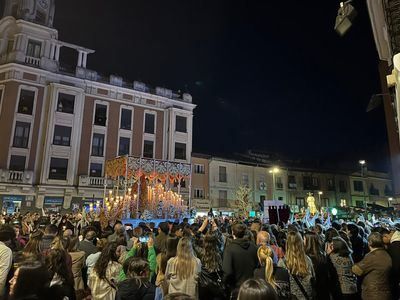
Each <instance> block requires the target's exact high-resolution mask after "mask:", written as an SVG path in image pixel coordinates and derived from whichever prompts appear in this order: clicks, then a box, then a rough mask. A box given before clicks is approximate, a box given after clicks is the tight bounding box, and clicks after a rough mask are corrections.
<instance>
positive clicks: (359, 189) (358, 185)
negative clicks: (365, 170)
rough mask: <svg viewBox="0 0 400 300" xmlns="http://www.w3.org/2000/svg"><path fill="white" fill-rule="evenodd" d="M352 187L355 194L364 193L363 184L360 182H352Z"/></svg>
mask: <svg viewBox="0 0 400 300" xmlns="http://www.w3.org/2000/svg"><path fill="white" fill-rule="evenodd" d="M353 186H354V190H355V191H356V192H362V191H364V185H363V182H362V181H360V180H354V181H353Z"/></svg>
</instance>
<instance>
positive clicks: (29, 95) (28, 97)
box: [18, 90, 35, 115]
mask: <svg viewBox="0 0 400 300" xmlns="http://www.w3.org/2000/svg"><path fill="white" fill-rule="evenodd" d="M34 99H35V92H34V91H28V90H21V93H20V95H19V103H18V112H19V113H20V114H25V115H32V112H33V101H34Z"/></svg>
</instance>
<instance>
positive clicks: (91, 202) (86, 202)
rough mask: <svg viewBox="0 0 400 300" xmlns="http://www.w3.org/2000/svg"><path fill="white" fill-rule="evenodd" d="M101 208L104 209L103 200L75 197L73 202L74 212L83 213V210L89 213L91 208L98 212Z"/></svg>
mask: <svg viewBox="0 0 400 300" xmlns="http://www.w3.org/2000/svg"><path fill="white" fill-rule="evenodd" d="M100 207H103V198H85V197H83V198H82V197H73V198H72V201H71V209H72V211H82V209H83V208H84V209H85V210H86V211H89V210H90V209H91V208H92V209H94V210H96V209H97V208H100Z"/></svg>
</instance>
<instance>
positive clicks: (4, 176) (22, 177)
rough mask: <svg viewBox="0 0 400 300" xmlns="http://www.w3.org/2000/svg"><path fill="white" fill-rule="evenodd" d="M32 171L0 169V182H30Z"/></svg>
mask: <svg viewBox="0 0 400 300" xmlns="http://www.w3.org/2000/svg"><path fill="white" fill-rule="evenodd" d="M32 177H33V172H32V171H12V170H0V182H5V183H16V184H32Z"/></svg>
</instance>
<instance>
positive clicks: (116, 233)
mask: <svg viewBox="0 0 400 300" xmlns="http://www.w3.org/2000/svg"><path fill="white" fill-rule="evenodd" d="M121 234H125V228H124V225H123V224H122V223H116V224H115V225H114V232H113V234H111V235H109V236H108V237H107V241H108V242H109V243H112V242H115V241H116V240H117V238H118V237H119V236H120V235H121Z"/></svg>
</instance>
